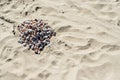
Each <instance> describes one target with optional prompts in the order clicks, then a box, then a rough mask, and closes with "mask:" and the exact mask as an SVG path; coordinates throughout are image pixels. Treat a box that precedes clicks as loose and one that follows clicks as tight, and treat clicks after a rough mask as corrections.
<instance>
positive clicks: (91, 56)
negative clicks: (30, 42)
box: [0, 0, 120, 80]
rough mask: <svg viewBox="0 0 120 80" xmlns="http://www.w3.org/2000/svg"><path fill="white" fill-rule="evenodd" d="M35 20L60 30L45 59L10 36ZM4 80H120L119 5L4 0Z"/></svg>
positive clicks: (0, 33) (99, 0)
mask: <svg viewBox="0 0 120 80" xmlns="http://www.w3.org/2000/svg"><path fill="white" fill-rule="evenodd" d="M35 18H37V19H43V20H44V21H45V22H48V23H49V24H50V26H51V27H52V28H54V29H55V31H56V32H57V36H56V37H53V38H52V39H51V44H50V46H47V47H46V48H45V49H44V51H43V52H42V53H41V55H36V54H34V52H33V51H31V50H30V51H28V50H27V48H26V47H23V46H22V45H20V44H19V43H17V40H18V36H17V35H16V36H14V35H13V34H12V32H11V31H12V26H13V24H14V23H15V24H18V23H21V22H23V21H25V20H28V19H35ZM0 80H120V1H119V0H0Z"/></svg>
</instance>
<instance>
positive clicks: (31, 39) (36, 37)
mask: <svg viewBox="0 0 120 80" xmlns="http://www.w3.org/2000/svg"><path fill="white" fill-rule="evenodd" d="M18 31H19V32H20V36H19V37H20V38H19V41H18V42H19V43H21V44H23V45H24V46H28V50H30V49H32V50H34V51H35V54H40V52H41V51H42V50H43V49H44V47H45V46H47V45H48V44H50V38H51V37H52V36H55V35H56V33H55V32H54V30H53V29H52V28H51V27H50V26H49V25H48V24H47V23H44V22H43V20H38V19H35V20H27V21H24V22H23V23H22V24H20V25H19V26H18Z"/></svg>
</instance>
